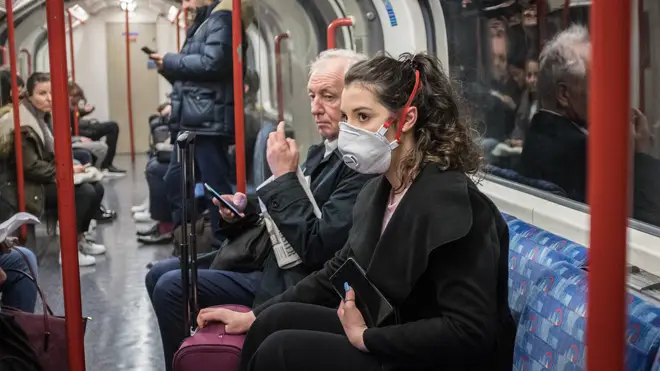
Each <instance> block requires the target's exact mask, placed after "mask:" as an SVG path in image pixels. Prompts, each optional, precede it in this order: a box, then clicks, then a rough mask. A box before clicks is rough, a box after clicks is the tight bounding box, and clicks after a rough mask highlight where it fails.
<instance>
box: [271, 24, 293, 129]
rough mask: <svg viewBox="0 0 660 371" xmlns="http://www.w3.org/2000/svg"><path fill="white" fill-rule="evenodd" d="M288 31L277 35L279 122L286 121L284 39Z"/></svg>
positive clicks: (276, 80) (276, 58)
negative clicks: (283, 69) (283, 75)
mask: <svg viewBox="0 0 660 371" xmlns="http://www.w3.org/2000/svg"><path fill="white" fill-rule="evenodd" d="M290 36H291V35H290V34H289V33H288V32H285V33H281V34H279V35H277V36H275V88H276V92H277V122H282V121H284V92H283V91H282V60H281V56H280V53H281V52H282V45H281V44H282V40H284V39H288V38H289V37H290Z"/></svg>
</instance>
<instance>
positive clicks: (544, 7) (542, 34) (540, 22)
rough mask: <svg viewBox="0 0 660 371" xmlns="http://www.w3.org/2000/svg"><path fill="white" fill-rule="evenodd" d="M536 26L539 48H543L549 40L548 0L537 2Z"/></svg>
mask: <svg viewBox="0 0 660 371" xmlns="http://www.w3.org/2000/svg"><path fill="white" fill-rule="evenodd" d="M536 27H538V32H539V33H538V37H539V40H538V42H539V45H538V47H539V49H538V50H543V47H544V46H545V42H546V41H547V40H548V3H547V2H546V0H541V1H537V2H536Z"/></svg>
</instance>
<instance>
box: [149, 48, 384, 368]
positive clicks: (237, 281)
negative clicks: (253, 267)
mask: <svg viewBox="0 0 660 371" xmlns="http://www.w3.org/2000/svg"><path fill="white" fill-rule="evenodd" d="M366 59H367V58H366V56H364V55H362V54H358V53H356V52H354V51H352V50H339V49H333V50H326V51H324V52H322V53H321V54H319V56H318V57H317V58H316V60H315V61H314V62H312V64H311V66H310V76H309V81H308V84H307V89H308V92H309V97H310V108H311V111H312V114H313V116H314V122H312V123H310V125H313V126H314V127H315V128H316V129H317V131H318V133H319V135H320V136H322V137H323V138H324V139H323V141H321V142H319V143H318V144H317V145H313V146H311V147H310V148H309V150H308V151H307V158H306V160H305V162H304V163H303V164H302V165H300V167H301V168H302V169H303V174H304V175H305V178H307V179H309V180H308V184H309V187H310V189H311V191H312V196H313V197H314V201H315V202H316V204H317V205H318V207H319V208H320V210H321V214H322V215H321V216H322V217H321V218H317V217H316V215H315V214H314V206H313V204H312V202H311V201H310V200H309V199H308V197H307V195H306V193H305V190H304V189H303V185H302V183H301V181H300V179H299V178H298V176H297V175H296V171H297V169H298V166H299V164H298V162H299V157H300V155H299V153H298V146H297V145H296V143H295V141H293V140H287V138H286V134H285V130H284V124H283V123H281V124H280V125H279V126H278V129H277V131H275V132H273V133H271V134H270V135H269V138H268V143H267V149H266V157H267V161H268V165H269V168H270V170H271V172H272V174H273V177H274V179H273V180H272V181H271V182H270V183H268V184H265V185H264V186H263V187H259V190H258V191H257V195H258V196H259V198H260V199H261V201H262V202H263V203H264V205H265V206H266V209H267V211H268V214H269V215H270V217H271V218H272V219H273V222H274V224H275V225H276V226H277V227H278V229H279V230H280V232H282V234H283V235H284V237H285V238H286V240H287V241H288V242H289V243H290V244H291V248H292V249H293V250H294V251H295V252H296V254H298V256H299V257H300V263H299V264H298V265H296V266H293V267H289V268H288V269H282V268H280V266H279V264H278V263H277V260H276V258H275V253H274V252H273V249H272V248H271V249H269V250H268V253H269V255H268V256H267V257H266V258H265V262H264V264H263V268H262V269H261V270H258V271H256V272H249V273H245V272H228V271H225V270H219V269H214V267H213V265H212V264H211V265H204V266H203V268H210V269H200V270H199V272H198V275H199V277H200V279H199V284H198V287H197V295H198V299H199V304H200V307H201V308H205V307H209V306H213V305H221V304H243V305H247V306H252V307H254V306H258V305H259V304H261V303H264V302H265V301H267V300H268V299H270V298H272V297H274V296H276V295H279V294H281V293H282V292H283V291H285V290H286V289H287V288H289V287H291V286H293V285H295V284H296V283H297V282H299V281H300V280H302V279H303V278H305V277H306V276H307V275H309V274H310V273H312V272H314V271H317V270H319V269H320V268H322V267H323V264H325V262H326V261H328V260H329V259H331V258H332V257H333V256H334V255H335V254H336V253H337V251H339V250H340V249H341V248H342V246H344V243H345V242H346V239H347V238H348V233H349V230H350V229H351V226H352V225H353V215H352V213H351V210H352V209H353V205H354V204H355V200H356V199H357V196H358V193H359V192H360V190H361V189H362V187H363V186H364V185H365V183H366V182H367V181H368V180H369V179H371V178H373V177H374V175H372V174H360V173H359V172H356V171H355V170H353V169H351V168H350V167H348V166H347V165H346V164H345V163H344V162H343V161H342V158H341V153H340V152H339V149H338V148H337V143H338V142H337V138H338V136H339V120H340V118H341V111H340V104H341V92H342V89H343V87H344V74H345V73H346V71H347V70H348V69H349V67H350V66H352V65H353V64H355V63H357V62H359V61H363V60H366ZM307 179H305V180H303V181H306V180H307ZM209 186H210V187H211V188H213V189H214V190H215V191H216V193H220V190H218V189H217V188H215V187H214V186H213V185H211V184H209ZM209 194H211V193H209ZM220 198H222V199H224V200H226V201H227V202H229V203H231V204H232V205H233V206H234V207H235V208H236V211H238V213H239V214H240V215H239V216H236V215H235V214H234V213H233V212H232V211H230V210H229V209H228V208H227V207H225V205H224V204H223V203H222V201H220V199H217V198H216V200H214V203H215V205H216V206H217V207H218V208H214V209H215V212H216V213H217V210H218V209H219V211H220V212H219V213H218V214H219V216H220V217H221V218H222V222H221V223H222V224H221V225H222V230H223V232H225V233H227V234H228V235H232V236H241V235H242V234H243V233H250V232H251V231H253V230H254V229H255V227H257V225H255V224H254V223H251V222H250V221H251V220H252V221H255V220H258V219H259V215H258V213H259V211H260V209H259V207H258V206H257V205H255V203H253V202H248V200H247V197H246V196H245V194H242V193H236V194H234V195H230V194H220ZM262 227H263V225H262ZM229 232H231V233H229ZM223 248H224V247H223ZM220 251H222V250H220ZM198 262H199V260H198ZM180 272H181V271H180V262H179V259H177V258H173V259H168V260H164V261H161V262H157V263H155V264H154V265H153V266H152V268H151V269H150V271H149V272H148V273H147V275H146V277H145V286H146V287H147V292H148V293H149V297H150V299H151V302H152V304H153V307H154V312H155V313H156V317H157V318H158V324H159V327H160V334H161V338H162V340H163V350H164V353H165V362H166V365H167V367H171V365H172V358H173V357H174V353H175V352H176V350H177V349H178V348H179V346H180V345H181V342H182V341H183V340H184V338H183V337H182V333H183V330H182V326H183V319H182V318H181V314H180V313H181V310H182V308H183V305H184V303H183V302H182V294H181V273H180ZM168 370H169V368H168Z"/></svg>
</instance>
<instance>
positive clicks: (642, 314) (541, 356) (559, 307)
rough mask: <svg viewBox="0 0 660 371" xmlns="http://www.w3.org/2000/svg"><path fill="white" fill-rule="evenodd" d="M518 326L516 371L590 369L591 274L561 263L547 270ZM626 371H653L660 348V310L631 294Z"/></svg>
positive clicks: (529, 300) (534, 286)
mask: <svg viewBox="0 0 660 371" xmlns="http://www.w3.org/2000/svg"><path fill="white" fill-rule="evenodd" d="M529 290H530V293H529V297H528V299H527V303H526V304H525V307H524V309H523V312H522V314H521V317H520V322H519V324H518V332H517V335H516V345H515V353H514V365H513V370H515V371H540V370H556V371H568V370H580V371H581V370H584V369H585V362H586V359H585V350H586V349H585V330H586V319H585V312H586V301H587V274H586V272H584V271H583V270H581V269H580V268H577V267H576V266H574V265H572V264H570V263H568V262H559V263H555V264H553V265H552V267H551V268H549V269H546V270H544V271H543V272H541V274H540V278H539V279H538V280H537V281H536V282H535V284H534V285H533V286H532V287H530V288H529ZM628 303H629V315H628V323H627V330H626V339H627V346H626V370H628V371H645V370H649V369H650V367H651V364H652V362H653V359H654V357H655V355H656V353H657V351H658V345H659V344H660V330H659V329H658V327H656V326H655V325H654V324H655V323H657V319H656V318H657V313H658V308H657V307H654V306H651V305H649V304H647V303H646V302H644V301H643V300H641V299H639V298H638V297H635V296H634V295H630V296H628Z"/></svg>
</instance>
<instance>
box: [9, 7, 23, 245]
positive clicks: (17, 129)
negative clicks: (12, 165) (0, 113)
mask: <svg viewBox="0 0 660 371" xmlns="http://www.w3.org/2000/svg"><path fill="white" fill-rule="evenodd" d="M14 27H15V25H14V9H13V4H11V2H9V3H7V38H8V39H9V40H8V41H9V59H10V60H9V61H7V60H6V59H5V64H7V63H9V72H10V73H11V102H12V105H13V108H14V109H13V114H14V148H15V150H16V191H17V193H18V210H19V211H25V178H24V177H23V141H22V138H21V115H20V106H19V104H20V98H19V96H18V68H17V66H16V30H15V29H14ZM6 52H7V49H5V56H6V55H7V53H6ZM3 103H4V102H3ZM20 236H21V240H23V241H25V238H26V237H27V228H26V227H25V226H22V227H21V232H20Z"/></svg>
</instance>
